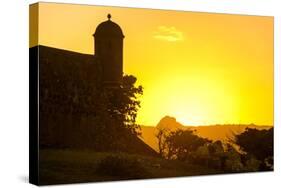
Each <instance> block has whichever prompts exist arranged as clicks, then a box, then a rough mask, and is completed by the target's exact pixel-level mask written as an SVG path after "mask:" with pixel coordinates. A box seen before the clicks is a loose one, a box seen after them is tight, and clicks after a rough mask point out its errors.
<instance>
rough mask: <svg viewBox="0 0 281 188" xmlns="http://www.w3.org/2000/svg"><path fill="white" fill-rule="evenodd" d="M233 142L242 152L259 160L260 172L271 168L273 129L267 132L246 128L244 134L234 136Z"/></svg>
mask: <svg viewBox="0 0 281 188" xmlns="http://www.w3.org/2000/svg"><path fill="white" fill-rule="evenodd" d="M233 142H234V143H235V144H237V145H238V146H239V147H240V148H241V150H242V151H244V152H246V153H247V154H248V155H253V156H254V157H255V158H256V159H258V160H260V161H261V162H262V165H261V168H262V170H266V169H267V168H273V128H271V129H269V130H257V129H251V128H247V129H246V130H245V132H243V133H241V134H238V135H235V137H234V140H233Z"/></svg>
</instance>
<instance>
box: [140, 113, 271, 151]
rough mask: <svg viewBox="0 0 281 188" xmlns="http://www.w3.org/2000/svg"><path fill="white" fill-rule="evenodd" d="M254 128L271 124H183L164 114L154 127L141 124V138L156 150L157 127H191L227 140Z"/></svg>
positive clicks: (266, 126) (173, 128) (214, 138)
mask: <svg viewBox="0 0 281 188" xmlns="http://www.w3.org/2000/svg"><path fill="white" fill-rule="evenodd" d="M247 127H249V128H255V129H259V130H261V129H270V128H271V127H272V126H269V125H254V124H249V125H245V124H243V125H238V124H237V125H236V124H223V125H202V126H200V125H199V126H185V125H182V124H181V123H179V122H177V121H176V118H174V117H170V116H165V117H163V118H162V119H161V120H160V121H159V123H158V124H157V125H156V127H153V126H142V127H141V128H142V136H141V138H142V140H143V141H144V142H146V143H147V144H148V145H149V146H150V147H152V148H153V149H154V150H156V151H158V145H157V139H156V137H155V135H156V134H157V129H159V128H164V129H167V130H170V131H174V130H176V129H192V130H195V131H196V132H195V133H196V134H197V135H199V136H201V137H204V138H208V139H211V140H214V141H215V140H221V141H225V140H228V139H229V138H230V137H232V136H233V134H239V133H241V132H244V131H245V129H246V128H247Z"/></svg>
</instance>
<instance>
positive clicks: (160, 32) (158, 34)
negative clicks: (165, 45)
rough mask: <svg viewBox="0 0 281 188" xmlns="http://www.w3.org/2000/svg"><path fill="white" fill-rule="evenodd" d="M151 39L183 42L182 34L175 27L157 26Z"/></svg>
mask: <svg viewBox="0 0 281 188" xmlns="http://www.w3.org/2000/svg"><path fill="white" fill-rule="evenodd" d="M153 38H155V39H157V40H164V41H168V42H177V41H182V40H184V37H183V33H182V32H181V31H179V30H177V29H176V28H175V27H173V26H172V27H167V26H159V27H158V28H157V31H155V32H154V35H153Z"/></svg>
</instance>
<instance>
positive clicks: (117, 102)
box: [105, 75, 143, 134]
mask: <svg viewBox="0 0 281 188" xmlns="http://www.w3.org/2000/svg"><path fill="white" fill-rule="evenodd" d="M136 81H137V78H136V77H134V76H132V75H125V76H124V77H123V84H122V85H121V86H120V87H119V88H115V89H108V90H105V94H106V97H107V99H108V101H107V102H108V104H107V112H108V113H109V115H110V117H111V118H113V119H114V120H115V122H116V123H117V124H120V125H121V126H122V127H124V128H126V129H127V130H129V131H130V132H131V133H133V134H139V131H138V130H140V126H139V125H137V124H136V117H137V112H138V109H139V108H140V101H139V100H138V97H139V96H141V95H142V94H143V87H142V86H135V83H136Z"/></svg>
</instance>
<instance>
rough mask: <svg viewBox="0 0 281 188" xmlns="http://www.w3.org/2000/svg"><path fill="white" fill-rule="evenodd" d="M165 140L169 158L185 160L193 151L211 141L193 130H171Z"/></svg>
mask: <svg viewBox="0 0 281 188" xmlns="http://www.w3.org/2000/svg"><path fill="white" fill-rule="evenodd" d="M165 142H166V144H167V158H168V159H171V158H173V157H175V158H177V159H179V160H185V159H187V157H188V155H189V154H190V153H191V152H193V151H195V150H197V148H199V147H200V146H203V145H204V144H206V143H208V142H211V141H210V140H208V139H205V138H201V137H199V136H197V135H195V134H194V131H193V130H177V131H173V132H171V133H170V134H169V135H168V136H167V137H166V140H165Z"/></svg>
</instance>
